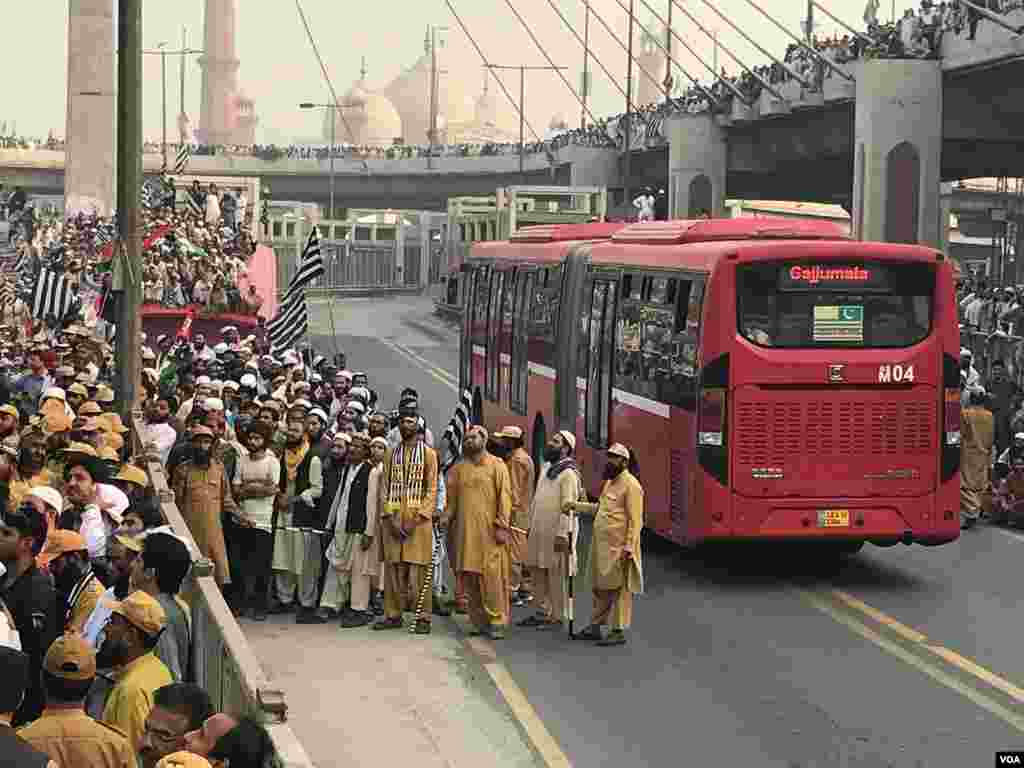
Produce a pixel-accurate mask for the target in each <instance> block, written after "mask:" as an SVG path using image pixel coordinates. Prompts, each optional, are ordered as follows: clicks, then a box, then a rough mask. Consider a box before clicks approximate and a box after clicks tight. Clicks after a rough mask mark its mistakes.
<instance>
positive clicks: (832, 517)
mask: <svg viewBox="0 0 1024 768" xmlns="http://www.w3.org/2000/svg"><path fill="white" fill-rule="evenodd" d="M818 527H819V528H849V527H850V510H848V509H820V510H818Z"/></svg>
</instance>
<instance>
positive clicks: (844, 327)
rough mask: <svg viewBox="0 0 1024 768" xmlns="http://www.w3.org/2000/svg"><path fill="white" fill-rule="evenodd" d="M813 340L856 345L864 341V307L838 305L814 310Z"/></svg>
mask: <svg viewBox="0 0 1024 768" xmlns="http://www.w3.org/2000/svg"><path fill="white" fill-rule="evenodd" d="M814 340H815V341H820V342H829V341H831V342H837V341H838V342H845V343H847V344H849V343H858V342H863V341H864V307H862V306H859V305H856V304H839V305H831V306H824V307H815V308H814Z"/></svg>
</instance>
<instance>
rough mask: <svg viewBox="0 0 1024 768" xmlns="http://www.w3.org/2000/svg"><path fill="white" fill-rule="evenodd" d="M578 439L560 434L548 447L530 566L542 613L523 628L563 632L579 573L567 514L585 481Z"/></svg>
mask: <svg viewBox="0 0 1024 768" xmlns="http://www.w3.org/2000/svg"><path fill="white" fill-rule="evenodd" d="M575 452H576V436H575V435H573V434H572V433H571V432H569V431H568V430H565V429H563V430H560V431H558V432H556V433H555V434H553V435H552V436H551V439H550V440H548V444H547V445H546V446H545V447H544V463H543V464H542V465H541V468H540V477H539V478H538V480H537V490H536V492H535V493H534V496H533V509H532V511H531V523H530V534H529V538H528V539H527V552H526V565H527V566H528V567H529V568H530V574H531V575H532V576H533V587H534V596H535V598H536V601H537V612H536V613H535V614H534V615H533V616H529V617H527V618H525V619H523V620H522V621H520V622H519V626H523V627H537V628H540V629H549V628H552V627H559V626H561V624H562V620H563V619H564V618H565V616H566V615H567V614H566V594H565V585H566V577H567V576H570V575H575V574H576V548H575V544H576V535H577V530H576V527H577V526H576V518H575V517H571V516H569V515H565V514H563V513H562V510H563V508H564V507H565V505H566V504H568V503H569V502H573V501H579V500H581V499H582V498H583V496H584V493H583V479H582V478H581V476H580V472H579V467H578V466H577V465H576V460H575V457H574V454H575Z"/></svg>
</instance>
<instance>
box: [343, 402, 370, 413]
mask: <svg viewBox="0 0 1024 768" xmlns="http://www.w3.org/2000/svg"><path fill="white" fill-rule="evenodd" d="M345 407H346V408H351V409H352V410H353V411H355V412H356V413H366V406H365V405H363V404H362V403H361V402H359V401H358V400H349V401H348V404H347V405H346V406H345Z"/></svg>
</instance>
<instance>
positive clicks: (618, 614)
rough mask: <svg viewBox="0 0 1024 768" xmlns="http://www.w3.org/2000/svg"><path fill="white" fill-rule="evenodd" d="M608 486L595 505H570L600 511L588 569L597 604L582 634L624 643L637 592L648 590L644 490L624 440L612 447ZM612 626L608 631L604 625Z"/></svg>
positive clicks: (586, 637)
mask: <svg viewBox="0 0 1024 768" xmlns="http://www.w3.org/2000/svg"><path fill="white" fill-rule="evenodd" d="M605 461H606V463H605V468H604V476H605V481H604V486H603V487H602V488H601V498H600V499H599V500H598V503H597V504H589V503H586V502H581V501H577V502H570V503H569V504H567V505H566V507H567V508H568V509H569V510H575V511H577V512H582V513H584V514H594V515H596V517H595V519H594V533H593V540H592V542H591V545H590V565H589V572H590V578H591V582H592V585H593V594H594V607H593V613H592V614H591V620H590V626H588V627H587V628H586V629H585V630H583V632H581V633H580V635H579V637H580V638H581V639H583V640H593V641H596V642H597V643H598V645H605V646H610V645H625V643H626V631H627V630H628V629H629V628H630V625H631V624H632V622H633V595H634V594H640V593H642V592H643V589H644V577H643V561H642V557H641V553H640V534H641V531H642V530H643V527H644V489H643V486H641V485H640V481H639V480H637V478H636V476H635V474H634V471H635V468H636V459H635V457H634V456H633V452H632V451H631V450H630V449H629V448H627V447H626V446H624V445H623V444H622V443H613V444H612V445H611V447H609V448H608V452H607V455H606V459H605ZM609 624H610V625H611V630H610V632H609V633H608V636H607V637H605V636H603V635H602V633H601V627H603V626H605V625H609Z"/></svg>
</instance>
